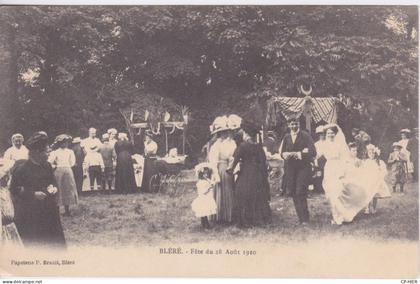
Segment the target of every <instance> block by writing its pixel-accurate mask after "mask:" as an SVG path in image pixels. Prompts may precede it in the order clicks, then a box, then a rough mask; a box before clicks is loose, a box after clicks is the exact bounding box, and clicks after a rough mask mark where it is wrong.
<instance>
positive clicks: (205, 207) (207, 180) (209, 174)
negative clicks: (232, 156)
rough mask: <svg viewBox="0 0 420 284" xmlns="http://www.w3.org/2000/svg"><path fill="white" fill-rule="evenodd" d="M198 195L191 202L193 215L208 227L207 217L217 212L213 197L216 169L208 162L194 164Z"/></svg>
mask: <svg viewBox="0 0 420 284" xmlns="http://www.w3.org/2000/svg"><path fill="white" fill-rule="evenodd" d="M196 174H197V177H198V181H197V184H196V187H197V193H198V196H197V198H196V199H194V201H193V202H192V204H191V208H192V210H193V211H194V213H195V216H196V217H198V218H201V225H202V226H203V228H204V229H210V223H209V219H208V217H209V216H211V215H214V214H216V213H217V204H216V201H215V200H214V197H213V194H214V193H213V191H214V186H215V184H216V183H217V182H218V178H217V176H218V175H217V170H215V169H214V168H213V167H212V166H211V165H210V164H209V163H201V164H199V165H197V166H196Z"/></svg>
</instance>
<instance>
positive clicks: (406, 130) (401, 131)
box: [400, 128, 411, 134]
mask: <svg viewBox="0 0 420 284" xmlns="http://www.w3.org/2000/svg"><path fill="white" fill-rule="evenodd" d="M400 133H407V134H410V133H411V130H410V129H408V128H404V129H401V130H400Z"/></svg>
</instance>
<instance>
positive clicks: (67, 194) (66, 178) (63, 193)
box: [54, 167, 78, 206]
mask: <svg viewBox="0 0 420 284" xmlns="http://www.w3.org/2000/svg"><path fill="white" fill-rule="evenodd" d="M54 176H55V180H56V181H57V188H58V192H57V194H56V201H57V205H58V206H68V205H74V204H77V201H78V195H77V187H76V181H75V180H74V175H73V170H72V169H71V168H65V167H58V168H56V169H55V171H54Z"/></svg>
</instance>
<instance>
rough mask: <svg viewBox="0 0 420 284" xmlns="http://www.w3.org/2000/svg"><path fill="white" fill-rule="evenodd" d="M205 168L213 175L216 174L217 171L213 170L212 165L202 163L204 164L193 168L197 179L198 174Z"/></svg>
mask: <svg viewBox="0 0 420 284" xmlns="http://www.w3.org/2000/svg"><path fill="white" fill-rule="evenodd" d="M205 168H209V169H211V170H212V171H213V174H215V173H217V170H216V169H215V167H214V166H213V164H210V163H207V162H204V163H200V164H198V165H196V166H195V168H194V170H195V174H196V176H197V177H198V174H199V173H200V172H202V171H203V169H205Z"/></svg>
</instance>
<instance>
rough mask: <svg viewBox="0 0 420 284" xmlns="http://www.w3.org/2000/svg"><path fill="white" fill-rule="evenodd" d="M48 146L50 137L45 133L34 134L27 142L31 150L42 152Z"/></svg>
mask: <svg viewBox="0 0 420 284" xmlns="http://www.w3.org/2000/svg"><path fill="white" fill-rule="evenodd" d="M47 145H48V135H47V133H46V132H45V131H38V132H35V133H34V134H32V136H31V137H29V139H28V141H27V142H26V147H27V148H28V149H29V150H42V149H44V148H45V147H46V146H47Z"/></svg>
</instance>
